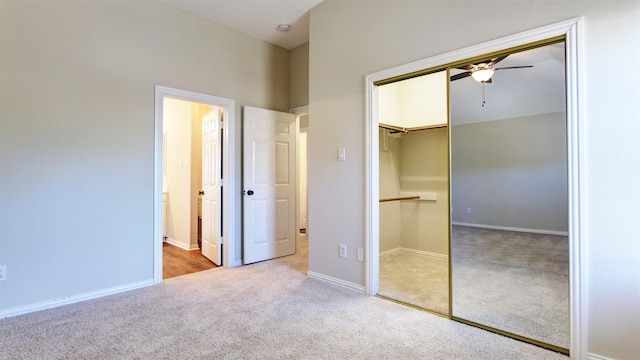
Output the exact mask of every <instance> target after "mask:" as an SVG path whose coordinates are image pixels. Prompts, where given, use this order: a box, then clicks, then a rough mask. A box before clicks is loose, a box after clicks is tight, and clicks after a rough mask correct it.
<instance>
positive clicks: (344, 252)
mask: <svg viewBox="0 0 640 360" xmlns="http://www.w3.org/2000/svg"><path fill="white" fill-rule="evenodd" d="M340 257H341V258H345V259H346V258H347V245H345V244H340Z"/></svg>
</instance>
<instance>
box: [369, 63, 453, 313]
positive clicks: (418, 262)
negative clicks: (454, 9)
mask: <svg viewBox="0 0 640 360" xmlns="http://www.w3.org/2000/svg"><path fill="white" fill-rule="evenodd" d="M447 83H448V78H447V73H446V71H440V72H437V73H433V74H428V75H423V76H420V77H416V78H412V79H408V80H403V81H399V82H395V83H391V84H387V85H382V86H379V87H378V105H379V108H378V113H379V123H380V129H379V144H380V149H379V156H380V164H379V165H380V178H379V180H380V182H379V184H380V208H379V210H380V244H379V245H380V272H379V274H380V278H379V286H380V287H379V292H378V295H380V296H383V297H386V298H389V299H393V300H396V301H400V302H403V303H406V304H410V305H413V306H417V307H420V308H423V309H426V310H430V311H433V312H437V313H441V314H445V315H448V314H449V262H448V255H449V177H448V174H449V169H448V159H449V144H448V136H449V135H448V130H447V123H448V111H447Z"/></svg>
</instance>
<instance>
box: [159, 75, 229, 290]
mask: <svg viewBox="0 0 640 360" xmlns="http://www.w3.org/2000/svg"><path fill="white" fill-rule="evenodd" d="M165 97H170V98H175V99H181V100H185V101H190V102H197V103H202V104H209V105H214V106H218V107H220V108H222V109H223V111H224V115H225V119H229V121H225V131H224V139H223V154H222V161H223V172H224V174H225V175H226V177H225V179H224V182H223V184H222V185H223V192H222V196H223V198H224V199H225V200H224V202H223V206H222V216H223V233H222V238H223V240H222V241H223V244H224V246H223V252H222V262H223V266H224V267H233V266H238V265H241V262H237V261H236V260H235V259H236V251H235V250H236V236H235V235H236V226H235V224H236V210H235V209H236V200H237V197H236V196H233V195H234V194H235V188H236V186H235V184H236V179H235V169H234V168H233V167H232V164H235V161H236V160H235V159H236V151H235V144H236V142H235V121H234V120H235V100H232V99H226V98H222V97H217V96H212V95H206V94H201V93H196V92H191V91H186V90H180V89H174V88H169V87H165V86H160V85H156V87H155V141H154V142H155V145H154V153H155V155H154V172H153V282H154V284H159V283H161V282H162V160H163V159H162V156H163V154H162V141H163V136H162V135H163V134H162V123H163V106H162V104H163V99H164V98H165Z"/></svg>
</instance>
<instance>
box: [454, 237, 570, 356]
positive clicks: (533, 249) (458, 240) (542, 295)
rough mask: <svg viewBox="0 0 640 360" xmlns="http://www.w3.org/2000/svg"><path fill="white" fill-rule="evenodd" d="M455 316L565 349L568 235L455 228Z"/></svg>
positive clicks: (567, 293)
mask: <svg viewBox="0 0 640 360" xmlns="http://www.w3.org/2000/svg"><path fill="white" fill-rule="evenodd" d="M452 234H453V236H452V249H453V252H452V256H453V257H452V261H453V266H452V268H453V274H452V282H453V283H452V288H453V289H452V290H453V291H452V292H453V295H452V298H453V315H454V316H456V317H459V318H463V319H467V320H471V321H474V322H477V323H480V324H484V325H488V326H491V327H495V328H498V329H502V330H505V331H509V332H512V333H515V334H519V335H523V336H526V337H529V338H532V339H535V340H538V341H542V342H546V343H549V344H552V345H557V346H560V347H563V348H569V324H570V321H569V320H570V318H569V244H568V240H567V237H566V236H554V235H540V234H530V233H522V232H513V231H499V230H487V229H476V228H469V227H461V226H454V227H453V232H452Z"/></svg>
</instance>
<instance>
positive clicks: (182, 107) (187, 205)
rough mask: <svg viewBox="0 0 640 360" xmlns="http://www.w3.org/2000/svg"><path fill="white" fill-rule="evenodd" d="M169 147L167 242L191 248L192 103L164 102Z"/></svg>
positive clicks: (168, 100) (167, 145)
mask: <svg viewBox="0 0 640 360" xmlns="http://www.w3.org/2000/svg"><path fill="white" fill-rule="evenodd" d="M163 103H164V104H163V108H164V109H163V120H164V121H163V132H164V134H165V139H166V142H165V148H166V159H165V164H166V169H165V170H166V176H165V178H164V179H163V186H164V187H165V189H166V192H167V214H166V217H165V219H164V220H165V221H166V222H167V234H166V236H167V241H168V242H170V243H172V244H174V245H177V246H180V247H182V248H186V249H188V248H189V247H190V245H191V241H190V238H191V228H190V219H191V211H190V209H191V196H190V195H191V178H192V176H191V172H192V168H193V166H191V165H192V162H191V117H192V115H191V114H192V108H191V103H190V102H187V101H183V100H177V99H170V98H166V99H164V102H163Z"/></svg>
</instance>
